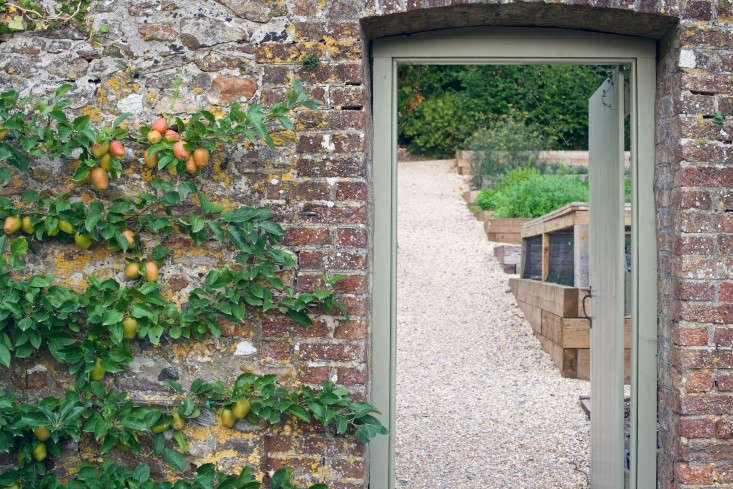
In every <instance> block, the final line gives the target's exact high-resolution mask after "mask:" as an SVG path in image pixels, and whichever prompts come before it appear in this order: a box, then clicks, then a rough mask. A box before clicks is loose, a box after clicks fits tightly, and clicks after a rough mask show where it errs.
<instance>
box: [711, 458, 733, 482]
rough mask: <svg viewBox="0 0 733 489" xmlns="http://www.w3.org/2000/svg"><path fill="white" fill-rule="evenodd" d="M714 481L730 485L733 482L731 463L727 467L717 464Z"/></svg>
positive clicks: (714, 470)
mask: <svg viewBox="0 0 733 489" xmlns="http://www.w3.org/2000/svg"><path fill="white" fill-rule="evenodd" d="M713 479H714V480H715V482H717V483H718V484H729V483H731V482H733V466H731V465H730V464H729V463H728V464H725V465H722V464H720V465H719V464H715V467H714V469H713Z"/></svg>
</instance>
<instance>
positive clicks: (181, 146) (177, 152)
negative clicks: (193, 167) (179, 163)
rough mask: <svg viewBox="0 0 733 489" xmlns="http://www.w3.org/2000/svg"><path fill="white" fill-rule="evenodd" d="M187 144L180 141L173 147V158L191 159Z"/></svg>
mask: <svg viewBox="0 0 733 489" xmlns="http://www.w3.org/2000/svg"><path fill="white" fill-rule="evenodd" d="M185 144H186V142H185V141H178V142H177V143H176V144H174V145H173V156H175V157H176V158H178V159H179V160H187V159H189V158H190V157H191V155H190V154H189V153H188V151H187V150H186V146H185Z"/></svg>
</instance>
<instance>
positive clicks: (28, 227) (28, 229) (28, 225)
mask: <svg viewBox="0 0 733 489" xmlns="http://www.w3.org/2000/svg"><path fill="white" fill-rule="evenodd" d="M22 227H23V232H24V233H26V234H33V233H34V232H36V228H35V226H33V222H31V216H25V217H24V218H23V226H22Z"/></svg>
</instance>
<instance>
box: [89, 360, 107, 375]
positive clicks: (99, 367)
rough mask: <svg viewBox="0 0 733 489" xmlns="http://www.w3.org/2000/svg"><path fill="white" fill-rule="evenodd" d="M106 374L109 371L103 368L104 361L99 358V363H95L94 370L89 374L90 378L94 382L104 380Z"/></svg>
mask: <svg viewBox="0 0 733 489" xmlns="http://www.w3.org/2000/svg"><path fill="white" fill-rule="evenodd" d="M106 373H107V370H105V368H104V367H103V366H102V359H101V358H97V361H96V362H95V363H94V368H93V369H92V371H91V372H90V373H89V377H91V379H92V380H102V379H103V378H104V374H106Z"/></svg>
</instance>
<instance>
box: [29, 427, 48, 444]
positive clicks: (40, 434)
mask: <svg viewBox="0 0 733 489" xmlns="http://www.w3.org/2000/svg"><path fill="white" fill-rule="evenodd" d="M33 434H34V435H36V438H37V439H38V440H39V441H46V440H48V439H49V438H51V432H50V431H49V430H48V427H46V426H39V427H37V428H36V429H35V430H33Z"/></svg>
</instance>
